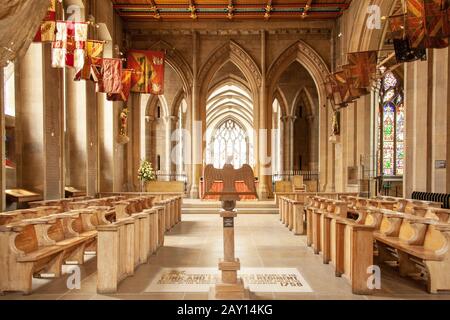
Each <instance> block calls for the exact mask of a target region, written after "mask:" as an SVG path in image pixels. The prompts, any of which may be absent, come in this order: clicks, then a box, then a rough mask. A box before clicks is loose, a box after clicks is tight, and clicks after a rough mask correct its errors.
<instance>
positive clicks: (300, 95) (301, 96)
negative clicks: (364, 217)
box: [291, 87, 316, 117]
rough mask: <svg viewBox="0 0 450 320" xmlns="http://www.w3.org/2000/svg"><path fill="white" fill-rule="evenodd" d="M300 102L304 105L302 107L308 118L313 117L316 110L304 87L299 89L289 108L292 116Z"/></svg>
mask: <svg viewBox="0 0 450 320" xmlns="http://www.w3.org/2000/svg"><path fill="white" fill-rule="evenodd" d="M300 101H302V102H303V103H304V106H305V107H306V109H307V114H308V116H312V117H315V115H316V108H314V102H313V101H314V100H313V98H312V95H311V93H310V92H309V90H308V88H306V87H303V88H301V89H300V90H299V91H298V92H297V94H296V95H295V98H294V101H293V103H292V106H291V115H292V116H294V115H295V112H296V108H297V106H298V103H299V102H300Z"/></svg>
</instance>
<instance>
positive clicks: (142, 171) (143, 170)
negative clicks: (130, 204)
mask: <svg viewBox="0 0 450 320" xmlns="http://www.w3.org/2000/svg"><path fill="white" fill-rule="evenodd" d="M138 178H139V179H140V180H141V181H143V182H148V181H155V180H156V175H155V171H154V170H153V167H152V164H151V162H149V161H147V160H143V161H142V163H141V166H140V167H139V170H138Z"/></svg>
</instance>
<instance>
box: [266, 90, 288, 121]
mask: <svg viewBox="0 0 450 320" xmlns="http://www.w3.org/2000/svg"><path fill="white" fill-rule="evenodd" d="M275 99H277V100H278V103H279V104H280V107H281V113H282V116H283V117H286V116H288V115H289V108H288V103H287V100H286V96H285V95H284V92H283V90H281V89H280V87H277V88H276V89H275V92H274V94H273V98H272V101H271V102H270V103H271V105H272V104H273V101H274V100H275Z"/></svg>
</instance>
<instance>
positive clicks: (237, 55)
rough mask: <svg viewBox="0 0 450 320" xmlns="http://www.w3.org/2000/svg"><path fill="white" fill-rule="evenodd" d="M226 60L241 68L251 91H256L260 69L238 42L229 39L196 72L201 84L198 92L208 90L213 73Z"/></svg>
mask: <svg viewBox="0 0 450 320" xmlns="http://www.w3.org/2000/svg"><path fill="white" fill-rule="evenodd" d="M228 61H231V62H232V63H233V64H235V65H236V66H237V67H238V68H239V70H241V72H242V73H243V74H244V76H245V77H246V80H247V81H248V82H249V84H250V87H251V89H252V91H254V92H256V91H257V89H258V87H260V86H261V71H260V70H259V67H258V65H257V63H256V62H255V61H254V60H253V58H252V57H251V56H250V54H248V53H247V51H245V50H244V49H243V48H242V47H241V46H240V45H239V44H237V43H236V42H234V41H233V40H230V41H229V42H228V43H226V44H224V45H222V46H220V47H219V48H217V49H216V50H215V51H214V52H213V53H212V54H211V56H210V58H209V59H208V60H207V61H206V62H205V64H204V65H203V66H202V68H201V69H200V72H199V74H198V79H199V83H200V86H201V90H200V93H203V92H205V91H207V90H208V86H209V84H210V82H211V79H212V78H213V77H214V74H215V73H216V72H217V70H219V69H220V68H221V67H222V66H223V65H224V64H225V63H227V62H228Z"/></svg>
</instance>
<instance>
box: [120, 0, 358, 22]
mask: <svg viewBox="0 0 450 320" xmlns="http://www.w3.org/2000/svg"><path fill="white" fill-rule="evenodd" d="M112 2H113V4H114V8H115V9H116V10H117V12H118V13H119V15H120V16H121V17H122V18H124V19H125V20H128V21H130V20H131V21H132V20H134V21H136V20H139V21H141V20H144V21H154V20H196V19H225V20H240V19H262V20H272V19H304V18H306V19H336V18H337V17H339V16H340V15H341V14H342V13H343V12H344V10H345V9H347V8H348V7H349V5H350V2H351V0H300V1H294V0H265V1H264V0H263V1H261V0H214V1H212V0H112Z"/></svg>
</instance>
